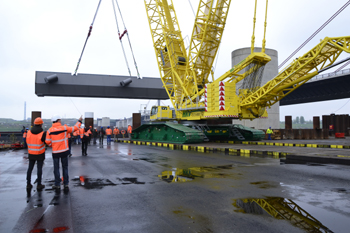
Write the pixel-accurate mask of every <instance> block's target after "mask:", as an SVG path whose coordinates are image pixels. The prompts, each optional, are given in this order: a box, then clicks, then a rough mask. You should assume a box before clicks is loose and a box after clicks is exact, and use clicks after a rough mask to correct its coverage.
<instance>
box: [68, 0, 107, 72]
mask: <svg viewBox="0 0 350 233" xmlns="http://www.w3.org/2000/svg"><path fill="white" fill-rule="evenodd" d="M101 1H102V0H100V1H99V2H98V5H97V9H96V12H95V16H94V19H93V20H92V23H91V25H90V27H89V32H88V35H87V37H86V40H85V43H84V47H83V51H81V54H80V57H79V60H78V64H77V68H75V71H74V75H77V72H78V69H79V65H80V61H81V58H82V57H83V53H84V50H85V46H86V43H87V41H88V39H89V37H90V35H91V31H92V27H93V26H94V22H95V19H96V15H97V12H98V9H99V8H100V4H101Z"/></svg>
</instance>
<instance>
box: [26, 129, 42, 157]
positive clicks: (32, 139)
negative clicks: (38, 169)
mask: <svg viewBox="0 0 350 233" xmlns="http://www.w3.org/2000/svg"><path fill="white" fill-rule="evenodd" d="M43 134H44V131H43V132H41V133H39V134H32V132H30V130H29V131H28V135H27V139H26V140H27V146H28V154H31V155H40V154H43V153H45V143H44V142H42V141H41V138H42V136H43Z"/></svg>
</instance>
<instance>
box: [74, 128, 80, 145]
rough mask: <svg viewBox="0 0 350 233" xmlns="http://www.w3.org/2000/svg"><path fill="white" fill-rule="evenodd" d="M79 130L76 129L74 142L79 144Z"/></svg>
mask: <svg viewBox="0 0 350 233" xmlns="http://www.w3.org/2000/svg"><path fill="white" fill-rule="evenodd" d="M78 132H79V130H76V131H74V132H73V137H74V142H75V144H77V145H78Z"/></svg>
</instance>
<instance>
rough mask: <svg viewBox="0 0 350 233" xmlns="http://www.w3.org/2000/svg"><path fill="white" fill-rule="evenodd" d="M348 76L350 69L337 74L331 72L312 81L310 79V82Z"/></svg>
mask: <svg viewBox="0 0 350 233" xmlns="http://www.w3.org/2000/svg"><path fill="white" fill-rule="evenodd" d="M346 74H350V69H345V70H340V71H337V72H331V73H327V74H322V75H317V76H315V77H313V78H312V79H310V80H309V82H310V81H318V80H321V79H326V78H333V77H337V76H343V75H346Z"/></svg>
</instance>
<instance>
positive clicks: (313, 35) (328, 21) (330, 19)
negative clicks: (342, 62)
mask: <svg viewBox="0 0 350 233" xmlns="http://www.w3.org/2000/svg"><path fill="white" fill-rule="evenodd" d="M349 5H350V0H349V1H348V2H347V3H345V4H344V5H343V6H342V7H341V8H340V9H339V10H338V11H337V12H335V13H334V15H332V17H330V18H329V19H328V20H327V21H326V22H325V23H324V24H323V25H322V26H321V27H320V28H319V29H317V30H316V31H315V32H314V33H313V34H312V35H311V36H310V37H309V38H308V39H307V40H306V41H304V43H302V44H301V45H300V46H299V47H298V48H297V49H296V50H295V51H294V52H293V53H292V54H291V55H289V57H287V59H286V60H284V61H283V62H282V63H281V64H280V65H279V66H278V69H280V68H282V67H283V66H284V65H285V64H286V63H287V62H288V61H289V60H290V59H291V58H292V57H294V55H295V54H296V53H297V52H299V51H300V50H301V49H302V48H303V47H304V46H305V45H306V44H307V43H309V42H310V40H312V39H313V38H314V37H315V36H316V35H317V34H318V33H319V32H320V31H322V29H323V28H325V27H326V26H327V25H328V24H329V23H330V22H331V21H332V20H333V19H335V17H337V16H338V15H339V14H340V13H341V12H342V11H343V10H344V9H345V8H346V7H347V6H349Z"/></svg>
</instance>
